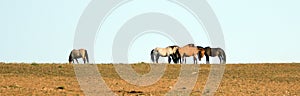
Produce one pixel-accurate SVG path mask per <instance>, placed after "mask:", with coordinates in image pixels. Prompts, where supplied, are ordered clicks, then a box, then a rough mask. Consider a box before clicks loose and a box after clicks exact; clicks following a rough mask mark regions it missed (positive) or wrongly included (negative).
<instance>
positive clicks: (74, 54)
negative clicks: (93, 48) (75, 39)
mask: <svg viewBox="0 0 300 96" xmlns="http://www.w3.org/2000/svg"><path fill="white" fill-rule="evenodd" d="M78 58H82V59H83V62H84V63H86V61H87V63H89V57H88V53H87V50H85V49H79V50H76V49H73V50H72V51H71V53H70V55H69V64H71V63H72V62H73V63H74V59H75V60H76V62H77V63H79V62H78V60H77V59H78Z"/></svg>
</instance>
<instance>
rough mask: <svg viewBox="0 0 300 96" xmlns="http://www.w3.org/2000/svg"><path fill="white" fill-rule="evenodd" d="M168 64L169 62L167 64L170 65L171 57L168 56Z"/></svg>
mask: <svg viewBox="0 0 300 96" xmlns="http://www.w3.org/2000/svg"><path fill="white" fill-rule="evenodd" d="M168 62H169V64H171V57H170V56H168Z"/></svg>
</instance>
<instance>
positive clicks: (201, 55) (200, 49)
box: [198, 48, 205, 60]
mask: <svg viewBox="0 0 300 96" xmlns="http://www.w3.org/2000/svg"><path fill="white" fill-rule="evenodd" d="M198 51H199V54H198V55H200V58H199V60H200V59H201V58H202V57H203V56H204V55H205V49H204V48H198Z"/></svg>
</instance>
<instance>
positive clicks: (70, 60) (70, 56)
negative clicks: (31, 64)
mask: <svg viewBox="0 0 300 96" xmlns="http://www.w3.org/2000/svg"><path fill="white" fill-rule="evenodd" d="M72 52H73V51H71V53H70V55H69V64H71V63H72V61H73V58H72Z"/></svg>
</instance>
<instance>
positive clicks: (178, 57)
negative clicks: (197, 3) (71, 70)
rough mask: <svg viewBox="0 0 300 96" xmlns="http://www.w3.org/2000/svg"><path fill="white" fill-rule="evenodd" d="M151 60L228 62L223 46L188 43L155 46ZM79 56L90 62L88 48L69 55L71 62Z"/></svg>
mask: <svg viewBox="0 0 300 96" xmlns="http://www.w3.org/2000/svg"><path fill="white" fill-rule="evenodd" d="M150 55H151V60H152V62H153V63H158V59H159V57H168V63H171V60H173V62H174V63H175V64H176V63H181V64H182V63H186V57H191V56H193V59H194V64H197V61H198V60H197V58H198V59H199V61H201V58H203V57H204V56H205V57H206V64H209V57H216V56H217V57H218V58H219V60H220V63H221V64H225V63H226V55H225V52H224V50H223V49H222V48H210V47H202V46H195V45H194V44H187V45H185V46H183V47H179V46H177V45H173V46H168V47H166V48H159V47H157V48H154V49H153V50H151V53H150ZM78 58H82V59H83V62H84V63H89V57H88V53H87V50H86V49H78V50H76V49H73V50H72V51H71V53H70V55H69V64H71V63H72V62H73V63H74V60H76V62H77V63H79V62H78V60H77V59H78Z"/></svg>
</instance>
